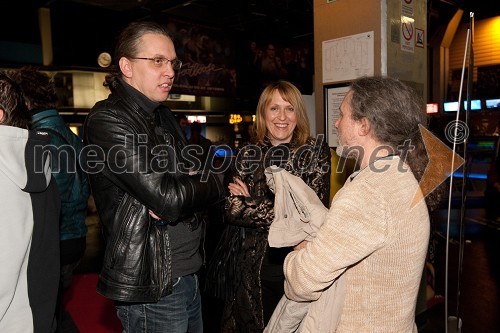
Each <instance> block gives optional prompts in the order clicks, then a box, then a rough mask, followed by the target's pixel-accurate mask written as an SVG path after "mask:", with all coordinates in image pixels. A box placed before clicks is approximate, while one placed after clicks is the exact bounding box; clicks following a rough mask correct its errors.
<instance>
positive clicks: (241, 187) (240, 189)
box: [228, 177, 250, 197]
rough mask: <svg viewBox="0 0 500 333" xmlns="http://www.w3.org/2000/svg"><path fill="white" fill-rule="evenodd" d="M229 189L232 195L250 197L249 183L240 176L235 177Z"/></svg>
mask: <svg viewBox="0 0 500 333" xmlns="http://www.w3.org/2000/svg"><path fill="white" fill-rule="evenodd" d="M228 189H229V192H230V193H231V195H241V196H244V197H250V192H249V191H248V187H247V185H246V184H245V183H244V182H243V181H242V180H241V179H239V178H236V177H235V178H234V182H233V183H229V186H228Z"/></svg>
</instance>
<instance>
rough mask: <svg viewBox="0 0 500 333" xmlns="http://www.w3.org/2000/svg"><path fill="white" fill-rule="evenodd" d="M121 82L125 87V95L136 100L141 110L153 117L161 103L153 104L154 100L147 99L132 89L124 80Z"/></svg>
mask: <svg viewBox="0 0 500 333" xmlns="http://www.w3.org/2000/svg"><path fill="white" fill-rule="evenodd" d="M119 80H120V83H121V85H122V87H123V90H125V95H128V96H130V97H131V99H132V100H134V102H135V104H137V105H138V106H139V108H141V109H143V110H144V111H146V112H147V113H149V114H150V115H153V112H154V110H155V109H156V108H158V106H160V103H158V102H153V101H152V100H150V99H149V98H147V97H146V95H144V94H143V93H141V92H140V91H139V90H137V89H135V88H134V87H132V86H131V85H130V84H128V83H127V82H125V81H123V80H122V79H119Z"/></svg>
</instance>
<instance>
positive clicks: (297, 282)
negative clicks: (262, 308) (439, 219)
mask: <svg viewBox="0 0 500 333" xmlns="http://www.w3.org/2000/svg"><path fill="white" fill-rule="evenodd" d="M384 207H386V204H385V202H384V199H383V197H382V196H380V194H379V193H376V191H375V190H374V189H373V188H372V187H371V186H368V185H367V184H366V183H364V182H356V181H354V182H353V183H350V184H346V186H345V187H344V188H343V189H342V190H341V191H339V193H338V194H337V196H336V198H335V199H334V201H333V203H332V207H331V208H330V210H329V212H328V214H327V216H326V219H325V222H324V224H323V226H322V227H321V229H320V230H319V232H318V234H317V237H316V238H315V239H314V240H312V241H311V242H310V243H308V245H307V247H306V248H304V249H302V250H299V251H293V252H291V253H290V254H289V255H288V256H287V257H286V259H285V263H284V273H285V277H286V282H285V294H286V295H287V296H288V297H289V298H291V299H292V300H294V301H311V300H316V299H318V298H319V296H320V295H321V293H322V291H323V290H324V289H325V288H327V287H328V286H330V285H331V284H332V283H333V282H334V281H335V279H337V278H338V277H339V276H340V275H341V274H342V273H343V272H344V271H345V270H346V269H347V268H349V267H350V266H353V265H356V264H357V263H359V262H360V261H361V260H363V259H364V258H365V257H367V256H369V255H370V254H371V253H373V252H375V251H377V249H379V248H381V247H382V246H383V245H384V243H385V242H386V240H387V236H388V233H389V230H388V223H387V221H388V219H387V216H386V209H385V208H384Z"/></svg>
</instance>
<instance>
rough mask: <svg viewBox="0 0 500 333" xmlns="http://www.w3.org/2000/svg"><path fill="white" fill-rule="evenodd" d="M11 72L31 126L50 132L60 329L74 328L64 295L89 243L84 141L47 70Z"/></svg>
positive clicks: (88, 193) (88, 190)
mask: <svg viewBox="0 0 500 333" xmlns="http://www.w3.org/2000/svg"><path fill="white" fill-rule="evenodd" d="M11 76H12V78H13V79H14V80H15V81H16V82H17V83H18V84H19V86H20V87H21V90H22V93H23V97H24V100H25V102H26V106H27V108H28V110H29V112H30V115H31V129H33V130H44V131H47V132H48V133H49V135H50V148H51V153H52V177H53V178H54V179H55V181H56V184H57V188H58V190H59V195H60V198H61V216H60V224H59V225H60V239H61V242H60V251H61V281H60V291H59V293H60V297H59V304H58V307H59V310H58V325H57V327H58V331H60V332H62V331H64V332H68V331H71V330H73V331H74V330H75V326H74V323H73V321H72V319H71V316H70V315H69V313H68V312H66V311H64V308H63V304H62V299H63V296H64V291H65V290H67V289H68V288H69V287H70V285H71V279H72V276H73V271H74V270H75V268H76V267H77V266H78V264H79V263H80V260H81V259H82V258H83V255H84V253H85V247H86V235H87V225H86V224H85V218H86V216H87V201H88V198H89V195H90V185H89V182H88V176H87V174H86V173H84V172H83V170H82V169H81V167H80V163H79V156H80V153H81V150H82V147H83V142H82V140H81V139H80V138H79V137H78V136H77V135H76V134H74V133H73V132H72V131H71V130H70V129H69V127H68V126H67V125H66V124H65V122H64V120H63V119H62V117H61V116H60V115H59V112H58V111H57V109H56V104H57V95H56V88H55V85H54V83H53V81H52V80H51V79H50V77H49V76H48V75H47V74H45V73H43V72H40V71H39V70H37V69H36V68H35V67H31V66H28V67H23V68H21V69H19V70H16V71H12V73H11Z"/></svg>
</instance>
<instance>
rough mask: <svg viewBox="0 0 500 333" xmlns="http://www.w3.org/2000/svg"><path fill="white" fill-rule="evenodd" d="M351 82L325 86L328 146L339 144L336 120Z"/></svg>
mask: <svg viewBox="0 0 500 333" xmlns="http://www.w3.org/2000/svg"><path fill="white" fill-rule="evenodd" d="M349 85H350V83H349V82H345V83H339V84H329V85H325V86H323V89H324V91H323V98H324V99H325V117H326V118H325V125H326V126H325V128H326V140H327V142H328V146H330V147H332V148H334V147H337V145H338V132H337V129H336V128H335V122H336V121H337V119H339V115H340V110H339V109H340V104H342V101H343V100H344V96H345V95H346V94H347V91H348V90H349Z"/></svg>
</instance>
